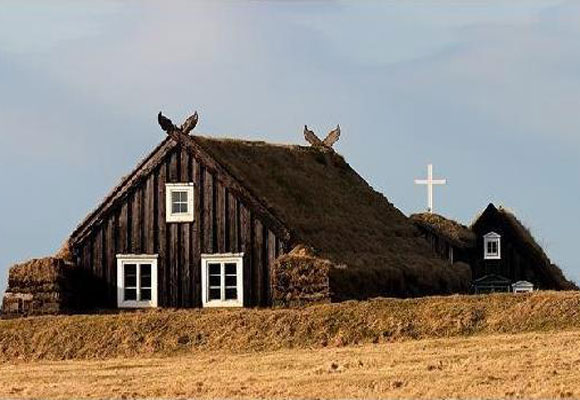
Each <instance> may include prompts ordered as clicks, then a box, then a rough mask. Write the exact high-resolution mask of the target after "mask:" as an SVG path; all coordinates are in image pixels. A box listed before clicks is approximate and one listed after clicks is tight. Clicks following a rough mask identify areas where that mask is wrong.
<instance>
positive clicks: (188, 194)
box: [165, 183, 193, 222]
mask: <svg viewBox="0 0 580 400" xmlns="http://www.w3.org/2000/svg"><path fill="white" fill-rule="evenodd" d="M165 219H166V221H167V222H193V183H167V184H165Z"/></svg>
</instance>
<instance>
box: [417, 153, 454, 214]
mask: <svg viewBox="0 0 580 400" xmlns="http://www.w3.org/2000/svg"><path fill="white" fill-rule="evenodd" d="M446 183H447V179H433V164H429V165H428V166H427V179H415V184H416V185H427V211H428V212H429V213H433V185H445V184H446Z"/></svg>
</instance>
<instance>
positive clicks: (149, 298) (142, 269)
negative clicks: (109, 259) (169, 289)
mask: <svg viewBox="0 0 580 400" xmlns="http://www.w3.org/2000/svg"><path fill="white" fill-rule="evenodd" d="M117 306H118V307H120V308H140V307H157V255H134V254H131V255H124V254H119V255H117Z"/></svg>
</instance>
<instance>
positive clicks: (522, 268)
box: [411, 204, 578, 293]
mask: <svg viewBox="0 0 580 400" xmlns="http://www.w3.org/2000/svg"><path fill="white" fill-rule="evenodd" d="M411 220H412V221H413V222H414V223H415V225H416V226H417V227H418V228H419V230H420V231H421V233H422V235H423V236H424V237H425V238H426V239H427V241H428V242H429V243H430V244H431V247H432V249H433V250H434V251H435V252H436V253H437V254H439V256H440V257H441V258H442V259H445V260H447V261H448V262H450V263H455V262H463V263H465V264H468V265H469V266H470V268H471V273H472V284H471V291H472V292H474V293H487V292H507V291H515V292H519V291H529V290H532V289H540V290H577V289H578V288H577V287H576V285H575V284H574V283H572V282H570V281H569V280H567V279H566V278H565V276H564V274H563V273H562V271H561V269H560V268H559V267H558V266H556V265H555V264H553V263H552V262H551V261H550V259H549V258H548V256H547V255H546V253H545V252H544V250H543V249H542V247H541V246H540V245H539V244H538V242H537V241H536V240H535V239H534V237H533V236H532V234H531V233H530V231H529V230H528V229H527V228H526V227H525V226H524V225H523V224H522V222H521V221H520V220H519V219H518V218H517V217H516V216H515V215H514V214H513V213H512V212H510V211H508V210H507V209H506V208H503V207H496V206H495V205H494V204H489V205H488V206H487V208H486V209H485V210H484V211H483V212H482V213H481V214H480V215H479V216H478V217H477V218H476V219H475V221H474V222H473V224H472V225H471V226H470V227H467V226H464V225H462V224H460V223H458V222H456V221H453V220H450V219H447V218H445V217H443V216H441V215H437V214H431V213H421V214H414V215H412V216H411Z"/></svg>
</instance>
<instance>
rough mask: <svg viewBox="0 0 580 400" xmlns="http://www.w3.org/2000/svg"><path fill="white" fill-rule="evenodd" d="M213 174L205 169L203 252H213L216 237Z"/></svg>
mask: <svg viewBox="0 0 580 400" xmlns="http://www.w3.org/2000/svg"><path fill="white" fill-rule="evenodd" d="M213 183H214V182H213V175H212V174H211V173H210V172H208V171H207V170H205V172H204V178H203V250H202V253H213V251H214V246H213V237H214V208H213V204H214V186H213Z"/></svg>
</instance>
